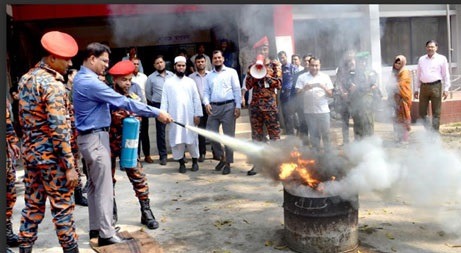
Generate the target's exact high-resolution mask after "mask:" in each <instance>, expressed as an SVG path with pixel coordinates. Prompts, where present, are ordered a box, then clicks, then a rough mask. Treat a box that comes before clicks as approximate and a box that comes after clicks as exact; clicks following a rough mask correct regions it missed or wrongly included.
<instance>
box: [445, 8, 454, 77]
mask: <svg viewBox="0 0 461 253" xmlns="http://www.w3.org/2000/svg"><path fill="white" fill-rule="evenodd" d="M446 6H447V36H448V71H449V72H450V75H451V51H452V50H453V49H452V48H451V21H450V5H449V4H447V5H446Z"/></svg>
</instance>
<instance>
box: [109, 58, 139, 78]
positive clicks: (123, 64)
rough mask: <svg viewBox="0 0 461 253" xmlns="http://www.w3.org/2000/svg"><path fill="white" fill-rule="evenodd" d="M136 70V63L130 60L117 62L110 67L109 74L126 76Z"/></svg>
mask: <svg viewBox="0 0 461 253" xmlns="http://www.w3.org/2000/svg"><path fill="white" fill-rule="evenodd" d="M133 72H134V64H133V62H131V61H130V60H123V61H119V62H117V63H116V64H115V65H114V66H113V67H112V68H110V69H109V74H111V75H113V76H126V75H129V74H132V73H133Z"/></svg>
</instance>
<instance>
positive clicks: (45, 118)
mask: <svg viewBox="0 0 461 253" xmlns="http://www.w3.org/2000/svg"><path fill="white" fill-rule="evenodd" d="M41 44H42V46H43V48H44V49H45V50H46V51H47V52H48V54H47V55H46V56H45V57H43V58H42V59H41V60H40V62H38V63H37V64H36V65H35V66H34V67H33V68H31V69H30V70H29V72H27V73H26V74H24V75H23V76H22V77H21V80H20V81H19V115H20V116H19V120H20V123H21V127H22V129H23V132H24V135H23V138H24V143H23V159H24V167H25V168H24V171H25V174H24V185H25V192H24V202H25V207H24V209H23V210H22V218H21V227H20V233H19V241H20V245H19V247H20V248H19V252H20V253H27V252H32V246H33V244H34V242H35V241H36V240H37V230H38V225H39V224H40V223H41V222H42V220H43V217H44V215H45V203H46V200H47V198H49V199H50V205H51V214H52V216H53V222H54V225H55V230H56V234H57V236H58V240H59V243H60V244H61V247H62V249H63V251H64V252H65V253H71V252H79V250H78V244H77V240H78V236H77V233H76V228H75V222H74V218H73V212H74V208H75V203H74V200H73V198H72V195H73V194H74V188H75V187H76V186H77V183H78V174H77V171H76V169H75V167H74V157H73V155H72V148H71V144H70V141H71V134H72V128H71V123H70V116H69V111H68V108H69V106H68V101H69V100H68V98H67V92H66V88H65V84H64V83H63V82H64V77H63V75H64V74H66V72H67V70H68V68H69V67H70V66H72V60H71V58H72V57H74V56H75V55H76V54H77V52H78V45H77V42H76V41H75V39H74V38H72V36H70V35H69V34H66V33H62V32H58V31H51V32H47V33H46V34H44V35H43V36H42V38H41Z"/></svg>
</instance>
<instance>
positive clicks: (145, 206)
mask: <svg viewBox="0 0 461 253" xmlns="http://www.w3.org/2000/svg"><path fill="white" fill-rule="evenodd" d="M139 204H141V224H144V225H146V226H147V227H148V228H149V229H157V228H158V226H159V224H158V222H157V221H156V220H155V216H154V214H153V213H152V210H150V201H149V199H146V200H140V201H139Z"/></svg>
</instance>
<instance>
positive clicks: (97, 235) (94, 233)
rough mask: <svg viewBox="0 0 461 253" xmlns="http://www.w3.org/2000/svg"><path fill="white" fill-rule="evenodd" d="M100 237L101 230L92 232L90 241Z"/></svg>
mask: <svg viewBox="0 0 461 253" xmlns="http://www.w3.org/2000/svg"><path fill="white" fill-rule="evenodd" d="M98 237H99V230H90V239H93V238H98Z"/></svg>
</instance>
